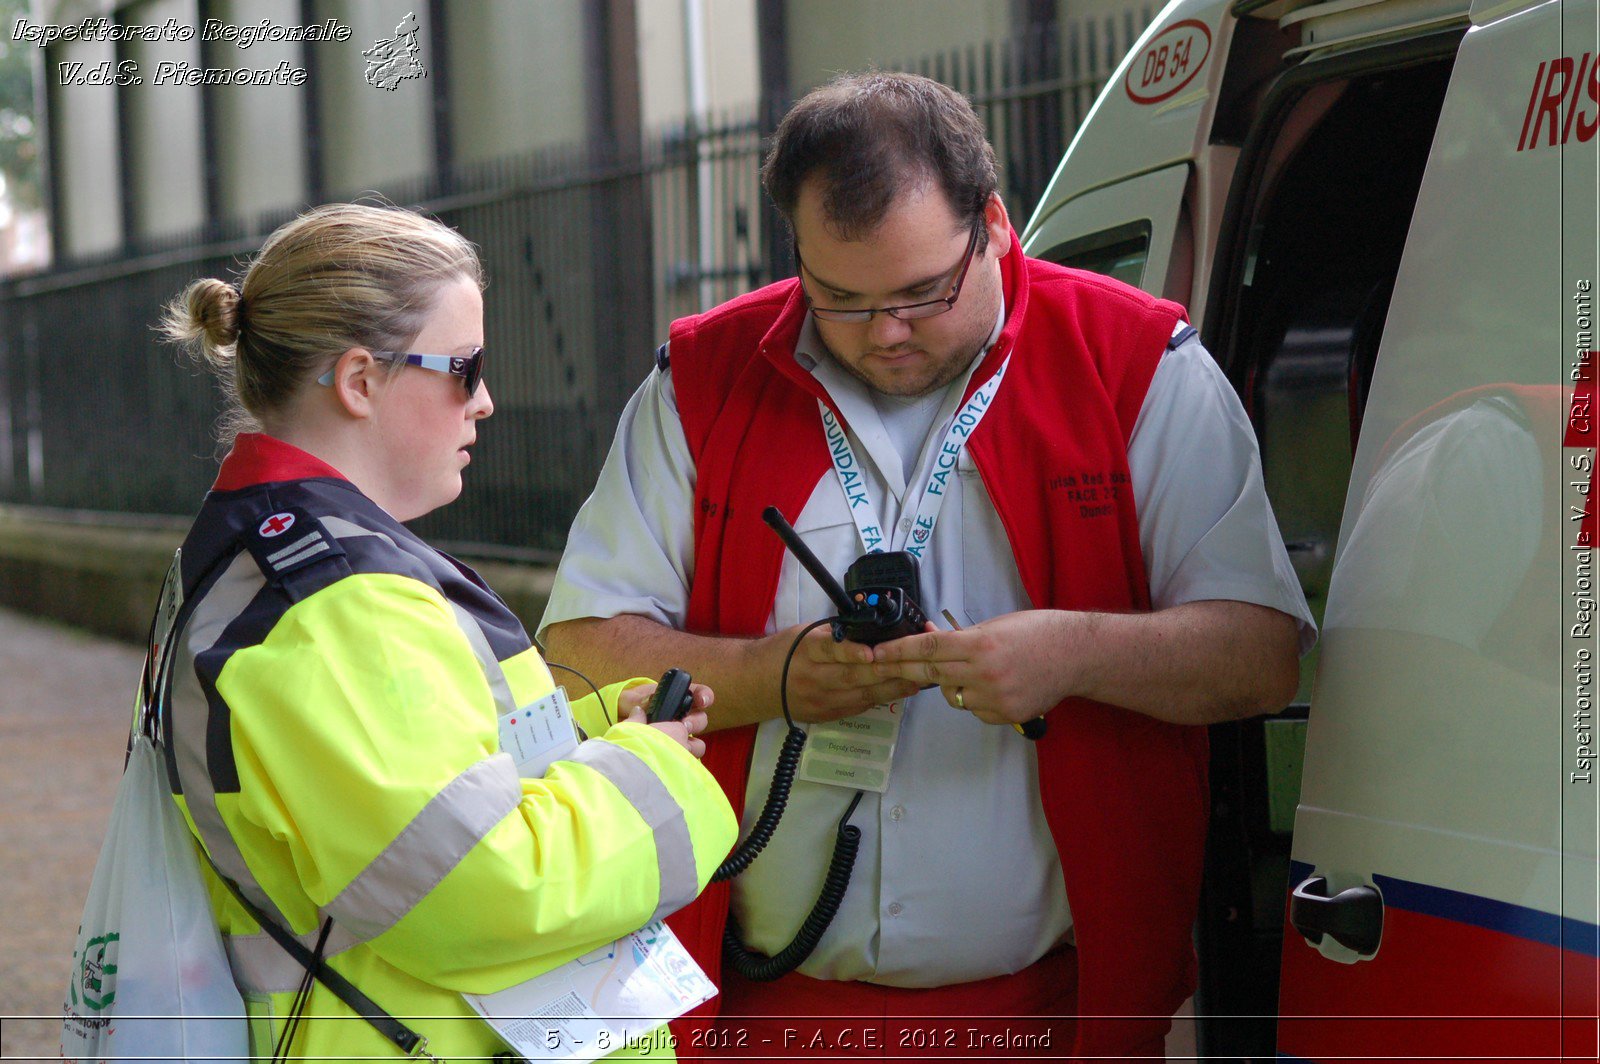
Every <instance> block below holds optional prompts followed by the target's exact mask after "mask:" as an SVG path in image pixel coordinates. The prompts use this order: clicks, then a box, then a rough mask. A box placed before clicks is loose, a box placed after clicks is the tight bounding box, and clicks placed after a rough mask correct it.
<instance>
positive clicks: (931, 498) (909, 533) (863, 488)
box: [817, 355, 1011, 558]
mask: <svg viewBox="0 0 1600 1064" xmlns="http://www.w3.org/2000/svg"><path fill="white" fill-rule="evenodd" d="M1010 364H1011V358H1010V356H1009V355H1008V356H1007V357H1006V360H1005V361H1004V362H1002V363H1000V368H999V369H997V370H995V372H994V376H992V377H990V378H989V379H988V380H986V381H984V382H983V387H981V388H979V389H978V390H977V391H976V392H973V393H972V398H970V399H968V400H967V401H966V404H965V405H963V406H962V407H961V410H960V411H959V412H958V413H957V414H956V417H955V420H954V421H952V422H951V423H950V428H949V429H948V430H946V432H945V434H944V439H943V440H942V441H941V442H940V444H939V452H938V457H937V458H935V459H934V463H933V470H932V472H931V475H930V476H929V477H928V481H927V483H926V484H924V485H923V487H922V494H921V496H920V497H919V498H918V500H917V509H916V518H915V520H914V521H912V522H911V523H910V524H908V525H905V526H904V527H903V528H902V530H901V533H900V535H898V536H894V537H893V538H892V539H890V549H892V550H904V551H905V552H906V553H908V554H910V555H912V556H913V557H916V558H921V557H922V552H923V551H925V550H927V549H928V541H929V540H930V539H932V538H933V526H934V523H935V522H936V521H938V519H939V510H940V508H941V507H942V506H943V505H944V489H945V485H946V483H947V482H948V481H949V479H950V474H951V472H952V471H953V470H954V469H955V467H956V462H957V460H958V459H959V458H960V457H961V452H962V451H963V450H965V449H966V446H967V441H968V440H969V439H971V437H972V434H973V432H975V431H976V430H977V428H978V424H979V423H980V422H981V421H983V416H984V415H985V414H987V413H988V412H989V404H990V403H991V402H992V401H993V400H994V395H995V392H996V391H997V390H999V388H1000V378H1001V377H1003V376H1005V372H1006V367H1007V366H1009V365H1010ZM817 406H818V408H819V409H820V410H821V411H822V431H823V433H824V434H825V435H826V436H827V439H828V456H829V457H830V458H831V459H832V460H833V472H834V476H836V477H838V479H839V487H840V488H842V489H843V490H844V497H845V498H846V499H847V500H848V501H849V503H850V519H851V520H853V521H854V522H855V523H856V531H857V533H859V534H860V536H861V547H862V549H863V550H865V551H866V552H867V553H868V554H873V553H876V552H878V551H881V550H883V547H884V539H885V538H886V536H885V533H884V530H883V525H882V518H881V517H880V516H879V515H880V514H881V513H882V511H881V510H879V509H878V507H877V506H875V505H874V504H873V502H872V493H871V490H870V489H869V488H868V487H867V478H866V476H865V474H863V473H862V471H861V463H860V461H859V460H857V458H856V453H855V450H854V449H853V448H852V447H851V446H850V438H849V436H848V435H847V434H846V433H845V431H844V426H843V425H841V424H839V419H838V418H836V417H834V416H833V411H832V410H830V409H828V404H827V403H824V402H823V401H822V400H821V399H818V400H817ZM909 496H910V491H909V488H908V490H907V497H908V498H909ZM896 540H897V541H898V545H896V542H895V541H896Z"/></svg>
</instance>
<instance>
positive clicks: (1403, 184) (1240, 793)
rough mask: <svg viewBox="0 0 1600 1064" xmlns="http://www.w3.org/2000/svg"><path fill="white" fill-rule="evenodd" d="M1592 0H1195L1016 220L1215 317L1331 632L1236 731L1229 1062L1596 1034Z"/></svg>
mask: <svg viewBox="0 0 1600 1064" xmlns="http://www.w3.org/2000/svg"><path fill="white" fill-rule="evenodd" d="M1597 25H1600V10H1597V3H1596V0H1325V2H1308V0H1226V2H1225V0H1175V2H1173V3H1172V4H1170V5H1169V6H1168V7H1167V8H1166V9H1165V10H1164V11H1163V12H1162V13H1161V15H1160V16H1159V17H1158V18H1157V19H1156V21H1155V23H1154V24H1153V25H1151V26H1150V27H1149V29H1148V30H1147V31H1146V32H1145V34H1144V35H1143V36H1142V37H1141V38H1140V40H1139V42H1138V43H1137V44H1136V45H1135V46H1134V48H1133V49H1132V51H1131V52H1130V53H1129V55H1128V56H1127V57H1126V58H1125V59H1124V61H1123V62H1122V64H1121V66H1120V67H1119V68H1118V69H1117V71H1116V73H1115V74H1114V75H1113V77H1112V79H1111V81H1110V83H1109V84H1108V85H1107V87H1106V88H1105V90H1104V91H1103V92H1102V94H1101V95H1100V97H1099V99H1098V100H1097V101H1096V103H1095V105H1094V107H1093V108H1092V109H1091V111H1090V112H1089V114H1088V116H1087V118H1086V119H1085V121H1084V123H1083V124H1082V126H1081V128H1080V129H1079V131H1078V133H1077V135H1076V137H1075V139H1074V140H1073V142H1072V145H1071V147H1070V148H1069V149H1068V151H1067V154H1066V157H1065V158H1064V159H1063V161H1062V163H1061V166H1060V169H1059V170H1058V172H1057V173H1056V175H1055V177H1054V179H1053V181H1052V183H1051V185H1050V187H1049V189H1048V191H1047V192H1046V194H1045V196H1044V198H1043V200H1042V202H1041V204H1040V206H1039V207H1038V209H1037V211H1036V212H1035V213H1034V215H1033V217H1032V219H1031V220H1030V221H1029V223H1028V225H1027V228H1026V231H1025V233H1024V235H1023V241H1024V244H1025V247H1026V249H1027V251H1028V253H1029V254H1032V255H1035V256H1039V257H1041V258H1045V259H1050V260H1053V261H1056V262H1060V263H1064V264H1066V265H1070V266H1076V267H1081V268H1086V269H1091V270H1097V271H1100V272H1103V273H1107V274H1110V275H1112V276H1115V277H1118V278H1121V279H1123V280H1126V281H1128V282H1130V283H1132V284H1135V285H1138V286H1140V287H1141V288H1143V289H1145V290H1146V291H1148V292H1151V293H1154V294H1157V295H1161V296H1165V297H1167V298H1169V299H1173V300H1177V301H1179V302H1181V303H1183V304H1184V305H1185V306H1186V307H1188V309H1189V313H1190V317H1191V320H1192V321H1193V323H1194V324H1195V325H1196V326H1197V327H1198V328H1199V329H1200V331H1201V336H1202V338H1203V339H1204V341H1205V343H1206V345H1207V347H1208V348H1209V349H1210V351H1211V352H1212V354H1213V355H1214V356H1215V357H1216V358H1217V360H1218V361H1219V363H1220V364H1221V366H1222V367H1223V369H1224V370H1225V372H1226V373H1227V375H1228V377H1229V379H1230V380H1231V381H1232V382H1233V384H1234V386H1235V387H1236V388H1237V390H1238V393H1239V395H1240V397H1241V398H1242V400H1243V402H1244V405H1245V408H1246V410H1247V411H1248V412H1249V413H1250V416H1251V418H1252V420H1253V422H1254V424H1255V426H1256V430H1257V434H1258V439H1259V441H1260V445H1261V454H1262V463H1263V469H1264V472H1265V476H1266V481H1267V487H1268V491H1269V494H1270V495H1271V498H1272V501H1273V507H1274V511H1275V513H1276V515H1277V518H1278V521H1279V524H1280V526H1281V528H1282V530H1283V534H1284V539H1285V542H1286V543H1287V545H1288V547H1289V551H1290V555H1291V558H1292V559H1293V561H1294V564H1295V567H1296V569H1297V571H1298V573H1299V575H1300V578H1301V581H1302V583H1303V585H1304V587H1305V591H1306V595H1307V598H1308V600H1309V601H1310V602H1311V603H1312V606H1313V609H1314V611H1315V612H1316V614H1317V617H1318V619H1319V622H1320V624H1321V626H1322V639H1321V642H1320V644H1319V646H1318V648H1317V649H1316V650H1315V651H1314V652H1313V654H1312V655H1310V656H1309V657H1308V659H1307V660H1306V662H1305V665H1304V674H1303V680H1302V685H1301V691H1300V694H1299V696H1298V697H1297V698H1296V701H1295V704H1293V705H1291V706H1289V707H1287V708H1286V709H1285V710H1284V711H1283V712H1282V713H1280V714H1277V715H1275V716H1272V717H1269V718H1263V719H1256V720H1252V721H1247V722H1243V723H1240V724H1235V725H1226V726H1219V727H1216V728H1214V729H1213V733H1212V740H1213V744H1212V749H1213V755H1212V758H1213V760H1212V808H1213V816H1212V824H1211V836H1210V840H1209V849H1208V858H1207V861H1208V866H1207V877H1206V884H1205V888H1204V896H1203V899H1202V918H1201V921H1200V924H1199V927H1198V928H1197V943H1198V947H1199V952H1200V958H1201V985H1200V990H1199V992H1198V994H1197V996H1196V1002H1195V1011H1196V1013H1197V1015H1198V1016H1199V1017H1200V1019H1199V1020H1198V1024H1197V1026H1198V1040H1199V1050H1200V1053H1201V1054H1202V1055H1204V1056H1207V1057H1218V1058H1231V1059H1274V1058H1275V1059H1280V1060H1307V1061H1312V1060H1315V1061H1324V1060H1339V1059H1350V1058H1390V1059H1393V1058H1416V1057H1430V1058H1434V1059H1451V1060H1454V1059H1494V1060H1499V1059H1507V1058H1524V1059H1527V1058H1539V1059H1559V1058H1565V1059H1595V1058H1596V1051H1597V1031H1596V1016H1597V1015H1600V980H1597V978H1596V972H1597V967H1600V889H1597V887H1600V864H1597V846H1596V837H1597V831H1600V818H1597V816H1596V809H1597V804H1600V765H1597V764H1596V749H1597V748H1600V742H1597V740H1596V729H1595V727H1594V725H1595V716H1594V714H1595V712H1596V709H1595V675H1594V664H1595V659H1596V656H1597V654H1600V647H1597V643H1596V628H1595V624H1594V611H1595V584H1594V544H1595V538H1596V535H1595V508H1594V501H1593V500H1594V495H1593V493H1592V490H1591V489H1592V487H1593V482H1594V477H1593V469H1594V464H1595V452H1594V446H1595V426H1594V422H1593V420H1592V419H1593V415H1594V411H1593V406H1594V393H1595V384H1594V381H1595V373H1594V368H1595V363H1594V361H1593V359H1594V357H1595V356H1593V355H1592V354H1590V353H1591V352H1593V351H1594V349H1595V347H1596V344H1595V341H1594V328H1593V322H1594V307H1595V300H1596V286H1597V284H1600V252H1597V226H1596V218H1597V214H1600V209H1597V197H1600V191H1597V190H1600V185H1597V179H1600V173H1597V165H1596V163H1597V156H1600V137H1597V135H1596V134H1597V129H1600V47H1597V46H1600V30H1597Z"/></svg>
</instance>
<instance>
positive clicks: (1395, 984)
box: [1278, 907, 1600, 1060]
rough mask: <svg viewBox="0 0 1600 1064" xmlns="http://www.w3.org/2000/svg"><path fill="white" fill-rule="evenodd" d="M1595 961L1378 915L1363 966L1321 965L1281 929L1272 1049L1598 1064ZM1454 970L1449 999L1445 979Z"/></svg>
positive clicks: (1324, 1056) (1412, 917)
mask: <svg viewBox="0 0 1600 1064" xmlns="http://www.w3.org/2000/svg"><path fill="white" fill-rule="evenodd" d="M1597 966H1600V959H1597V958H1595V957H1592V956H1588V955H1586V954H1584V953H1581V952H1576V951H1574V950H1568V949H1562V948H1560V947H1559V946H1556V945H1550V944H1547V943H1544V942H1538V941H1534V940H1532V939H1528V938H1523V937H1520V936H1517V935H1510V934H1506V933H1504V932H1500V931H1493V930H1489V929H1486V928H1482V927H1477V926H1474V925H1471V924H1466V923H1460V922H1458V921H1455V920H1451V919H1447V918H1445V917H1441V916H1430V915H1426V914H1424V913H1416V912H1410V911H1408V910H1405V909H1398V908H1393V907H1386V908H1385V910H1384V915H1383V942H1382V944H1381V945H1380V946H1379V949H1378V953H1377V955H1376V956H1374V957H1373V958H1372V959H1371V960H1368V961H1361V962H1359V963H1356V964H1340V963H1337V962H1335V961H1330V960H1328V959H1326V958H1324V957H1323V956H1322V955H1321V954H1320V953H1318V952H1317V950H1316V949H1315V948H1314V947H1312V946H1310V945H1308V944H1307V943H1306V941H1305V939H1303V938H1301V937H1300V933H1299V932H1298V931H1296V930H1295V929H1294V928H1293V927H1292V926H1289V925H1287V924H1285V927H1284V941H1283V982H1282V988H1283V990H1282V997H1281V1000H1280V1001H1279V1003H1278V1012H1279V1020H1278V1051H1279V1053H1281V1054H1284V1055H1287V1056H1291V1057H1296V1058H1300V1059H1304V1060H1335V1059H1339V1058H1345V1059H1359V1060H1373V1059H1379V1058H1411V1059H1415V1058H1419V1057H1433V1058H1436V1059H1456V1060H1465V1059H1477V1060H1484V1059H1496V1058H1500V1059H1507V1058H1517V1057H1520V1058H1524V1059H1526V1058H1539V1059H1546V1058H1557V1059H1591V1060H1592V1059H1594V1057H1595V1047H1596V1037H1597V1031H1596V1021H1595V1013H1596V1005H1595V1002H1596V990H1597V985H1600V984H1597V978H1596V968H1597ZM1446 972H1454V973H1457V977H1456V978H1453V979H1451V980H1450V984H1449V988H1448V991H1446V989H1445V988H1444V987H1442V986H1441V985H1440V983H1439V980H1440V978H1441V974H1442V973H1446Z"/></svg>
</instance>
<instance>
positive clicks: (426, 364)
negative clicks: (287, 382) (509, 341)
mask: <svg viewBox="0 0 1600 1064" xmlns="http://www.w3.org/2000/svg"><path fill="white" fill-rule="evenodd" d="M370 354H371V355H372V357H373V358H375V359H377V360H378V361H379V362H403V363H405V364H406V365H408V366H420V367H422V368H423V369H429V370H432V371H433V372H435V373H448V374H450V375H451V376H452V377H460V378H461V384H462V386H463V387H465V388H466V390H467V398H468V399H471V398H472V397H473V396H474V395H477V394H478V382H479V381H481V380H483V360H484V357H485V355H486V354H487V352H486V351H484V349H483V348H481V347H474V348H473V349H472V350H471V352H469V353H468V354H465V355H419V354H416V353H414V352H410V351H372V352H370ZM317 383H318V384H320V385H322V386H323V387H324V388H330V387H332V386H333V368H330V369H329V370H328V372H326V373H324V374H323V375H322V376H320V377H318V378H317Z"/></svg>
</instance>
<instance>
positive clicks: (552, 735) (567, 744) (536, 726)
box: [500, 687, 578, 779]
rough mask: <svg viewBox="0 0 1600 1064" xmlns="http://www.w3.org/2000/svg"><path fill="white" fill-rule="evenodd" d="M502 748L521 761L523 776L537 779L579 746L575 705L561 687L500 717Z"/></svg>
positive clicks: (517, 761) (520, 770)
mask: <svg viewBox="0 0 1600 1064" xmlns="http://www.w3.org/2000/svg"><path fill="white" fill-rule="evenodd" d="M500 749H501V750H503V751H505V752H506V753H508V754H510V755H511V758H512V760H513V761H515V762H516V763H517V775H518V776H520V777H521V778H522V779H537V778H539V777H541V776H543V775H544V773H545V769H547V768H549V767H550V766H551V764H553V763H554V762H556V761H560V760H562V759H563V758H568V757H571V756H572V754H573V752H574V751H576V750H577V749H578V730H577V726H576V725H575V724H574V723H573V721H572V705H571V704H570V703H569V702H568V701H567V692H566V691H565V690H564V689H563V688H560V687H557V688H556V689H555V690H554V691H551V692H550V693H549V694H547V695H545V696H544V697H543V698H541V699H539V700H538V701H536V702H530V703H528V704H527V705H525V706H523V707H522V708H521V709H517V710H513V711H512V712H510V713H507V714H505V715H504V716H502V717H501V718H500Z"/></svg>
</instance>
